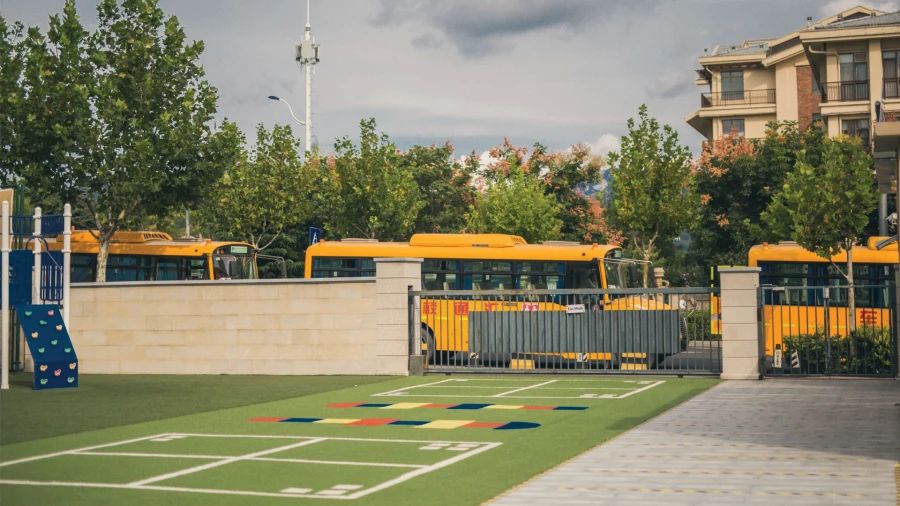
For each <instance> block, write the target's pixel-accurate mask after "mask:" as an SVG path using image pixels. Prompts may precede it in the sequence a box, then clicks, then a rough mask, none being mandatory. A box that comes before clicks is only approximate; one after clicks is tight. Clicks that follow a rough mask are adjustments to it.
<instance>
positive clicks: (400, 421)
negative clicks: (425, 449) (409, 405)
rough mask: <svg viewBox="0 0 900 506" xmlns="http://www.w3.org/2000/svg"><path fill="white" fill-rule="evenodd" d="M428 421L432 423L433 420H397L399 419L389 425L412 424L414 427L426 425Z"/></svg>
mask: <svg viewBox="0 0 900 506" xmlns="http://www.w3.org/2000/svg"><path fill="white" fill-rule="evenodd" d="M426 423H431V422H426V421H421V420H397V421H394V422H391V423H389V424H388V425H411V426H413V427H416V426H419V425H425V424H426Z"/></svg>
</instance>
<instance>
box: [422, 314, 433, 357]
mask: <svg viewBox="0 0 900 506" xmlns="http://www.w3.org/2000/svg"><path fill="white" fill-rule="evenodd" d="M422 352H423V354H424V355H425V361H426V362H431V360H432V359H433V358H434V332H432V331H431V329H430V328H428V325H425V324H424V323H423V324H422Z"/></svg>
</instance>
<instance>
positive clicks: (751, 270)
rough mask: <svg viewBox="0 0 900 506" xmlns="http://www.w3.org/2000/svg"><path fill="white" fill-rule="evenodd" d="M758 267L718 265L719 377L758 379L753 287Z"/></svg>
mask: <svg viewBox="0 0 900 506" xmlns="http://www.w3.org/2000/svg"><path fill="white" fill-rule="evenodd" d="M759 272H760V269H759V267H732V268H722V269H719V277H720V280H721V287H722V288H721V290H722V291H721V297H722V374H721V378H722V379H742V380H755V379H760V373H759V361H760V356H759V354H760V351H759V323H758V321H757V320H758V319H757V309H758V300H757V289H758V288H759Z"/></svg>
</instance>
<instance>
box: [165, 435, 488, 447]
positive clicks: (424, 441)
mask: <svg viewBox="0 0 900 506" xmlns="http://www.w3.org/2000/svg"><path fill="white" fill-rule="evenodd" d="M184 435H185V436H191V437H244V438H259V439H323V440H328V441H362V442H374V443H428V444H432V443H450V444H454V445H455V444H459V443H466V444H476V445H486V444H491V443H486V442H484V441H441V440H437V441H435V440H434V439H428V440H422V439H367V438H361V437H320V438H314V437H312V436H268V435H266V436H258V435H255V434H190V433H184ZM154 437H155V436H154Z"/></svg>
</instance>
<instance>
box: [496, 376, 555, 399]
mask: <svg viewBox="0 0 900 506" xmlns="http://www.w3.org/2000/svg"><path fill="white" fill-rule="evenodd" d="M556 382H557V380H550V381H545V382H543V383H538V384H537V385H531V386H527V387H522V388H517V389H515V390H510V391H509V392H502V393H499V394H497V395H494V396H493V397H503V396H504V395H508V394H514V393H516V392H521V391H522V390H528V389H529V388H537V387H542V386H544V385H549V384H551V383H556Z"/></svg>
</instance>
